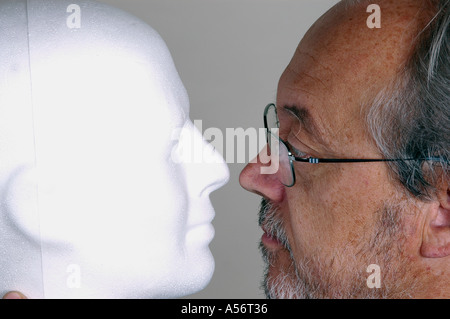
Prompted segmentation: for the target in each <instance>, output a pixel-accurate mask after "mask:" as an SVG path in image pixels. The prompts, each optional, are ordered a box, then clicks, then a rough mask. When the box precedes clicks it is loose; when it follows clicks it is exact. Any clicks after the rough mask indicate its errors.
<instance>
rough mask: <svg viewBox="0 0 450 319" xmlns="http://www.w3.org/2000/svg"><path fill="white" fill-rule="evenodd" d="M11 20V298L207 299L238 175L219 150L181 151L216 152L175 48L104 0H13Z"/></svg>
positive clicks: (7, 225) (2, 84) (6, 238)
mask: <svg viewBox="0 0 450 319" xmlns="http://www.w3.org/2000/svg"><path fill="white" fill-rule="evenodd" d="M77 10H78V11H77ZM77 14H78V15H77ZM0 15H1V17H2V19H0V33H1V35H0V61H3V62H2V63H0V102H1V103H0V152H1V153H2V157H4V160H2V164H0V200H1V206H0V243H1V245H0V246H1V247H0V255H1V256H2V258H1V260H0V269H2V272H1V273H0V294H1V293H5V292H7V291H12V290H17V291H21V292H22V293H24V294H25V295H27V297H30V298H172V297H181V296H185V295H188V294H191V293H195V292H197V291H199V290H201V289H203V288H204V287H205V286H206V285H207V284H208V283H209V281H210V279H211V277H212V274H213V271H214V259H213V256H212V254H211V252H210V250H209V248H208V245H209V243H210V242H211V240H212V239H213V237H214V229H213V227H212V225H211V222H212V220H213V218H214V210H213V208H212V206H211V202H210V200H209V194H210V193H211V192H212V191H214V190H216V189H218V188H219V187H221V186H223V185H224V184H225V183H226V182H227V181H228V178H229V173H228V168H227V167H226V165H225V163H224V161H223V159H222V158H221V157H220V155H218V154H216V153H214V152H207V154H206V153H205V154H206V156H207V157H209V158H205V154H202V156H203V159H204V161H205V162H204V163H203V164H198V163H191V162H190V161H186V160H183V159H182V158H181V157H182V155H177V154H181V152H178V151H177V150H179V149H187V148H188V149H192V146H193V145H192V144H196V143H200V144H202V145H203V146H204V147H203V148H200V149H202V150H203V149H205V148H207V149H209V148H210V146H207V145H206V142H205V141H204V140H203V139H202V136H201V134H200V133H199V132H198V131H197V130H196V129H195V127H194V125H193V124H192V122H191V120H190V119H189V100H188V96H187V93H186V90H185V88H184V86H183V84H182V82H181V80H180V78H179V75H178V73H177V71H176V69H175V66H174V63H173V61H172V58H171V56H170V53H169V51H168V49H167V47H166V45H165V43H164V41H163V40H162V39H161V38H160V36H159V35H158V34H157V33H156V32H155V31H154V30H153V29H152V28H151V27H149V26H148V25H146V24H145V23H143V22H142V21H140V20H138V19H137V18H135V17H133V16H131V15H129V14H127V13H125V12H123V11H120V10H118V9H115V8H112V7H109V6H107V5H105V4H101V3H97V2H94V1H84V0H83V1H64V0H63V1H61V0H57V1H52V0H50V1H49V0H29V1H24V0H21V1H17V0H7V1H2V2H0ZM77 19H78V20H77ZM183 136H190V137H192V138H183ZM197 145H198V144H197ZM197 149H198V148H197ZM194 151H195V148H194ZM200 151H201V150H200ZM177 156H180V158H178V159H177ZM196 158H198V157H196ZM200 158H202V157H200ZM211 163H214V164H211Z"/></svg>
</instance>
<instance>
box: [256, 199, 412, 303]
mask: <svg viewBox="0 0 450 319" xmlns="http://www.w3.org/2000/svg"><path fill="white" fill-rule="evenodd" d="M376 213H377V214H379V216H380V218H379V221H378V224H377V226H376V228H375V231H374V233H373V234H372V236H371V237H370V240H369V241H366V242H365V243H364V244H362V245H360V247H358V249H357V251H358V253H357V254H354V253H352V254H349V253H347V254H345V252H346V251H345V248H343V249H342V251H338V252H336V253H335V254H334V256H327V257H323V256H313V257H310V258H306V257H302V258H301V259H300V258H295V256H294V255H293V252H292V249H291V246H290V245H289V240H288V238H287V236H286V232H285V228H284V226H283V221H282V219H281V218H280V217H279V216H277V209H276V208H275V207H273V205H272V204H271V203H270V202H268V201H267V200H265V199H263V200H262V202H261V208H260V213H259V223H260V225H262V224H264V226H265V229H266V231H267V232H268V234H269V235H271V236H273V237H276V238H277V239H278V240H279V241H280V242H281V243H282V245H283V246H284V249H285V252H288V253H289V257H290V260H289V263H288V265H284V266H282V267H281V269H277V270H278V274H277V275H276V276H275V277H274V276H271V275H270V268H271V267H274V265H276V262H277V260H278V258H279V256H278V255H279V253H278V252H275V253H273V252H270V251H268V250H267V249H266V248H265V247H264V245H263V244H262V243H261V244H260V250H261V253H262V257H263V260H264V262H265V271H264V278H263V281H262V284H261V287H262V289H263V290H264V293H265V295H266V297H267V298H269V299H294V298H295V299H318V298H320V299H321V298H343V299H349V298H358V299H359V298H411V297H412V292H413V291H414V290H415V289H420V287H419V284H418V281H417V279H416V278H417V276H415V275H414V272H413V271H411V269H410V268H409V266H408V265H409V263H408V261H407V259H406V257H404V256H403V255H402V253H401V249H400V248H401V243H402V242H403V239H404V236H403V235H402V230H401V221H400V215H401V214H400V213H401V205H400V204H394V205H388V204H386V205H384V207H383V208H382V209H381V210H380V211H378V212H376ZM349 256H350V257H349ZM367 261H370V262H369V263H367ZM336 262H337V263H338V264H340V265H344V266H345V267H343V268H345V269H341V270H340V271H339V272H338V273H333V271H332V267H331V266H332V265H333V263H336ZM372 263H375V264H377V265H379V266H380V268H381V274H382V287H381V288H379V289H377V288H372V289H371V288H368V286H367V278H368V276H369V275H370V274H369V273H367V272H366V267H367V266H368V265H369V264H372ZM361 265H363V266H361ZM405 283H407V284H406V285H405ZM404 287H406V288H404Z"/></svg>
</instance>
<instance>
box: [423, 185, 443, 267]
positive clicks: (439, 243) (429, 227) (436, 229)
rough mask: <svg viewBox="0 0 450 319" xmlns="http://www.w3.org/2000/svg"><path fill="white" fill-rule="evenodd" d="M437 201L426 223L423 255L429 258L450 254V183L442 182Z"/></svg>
mask: <svg viewBox="0 0 450 319" xmlns="http://www.w3.org/2000/svg"><path fill="white" fill-rule="evenodd" d="M437 202H438V203H436V204H435V205H432V207H431V209H430V211H429V212H428V217H427V219H426V223H425V225H424V232H423V237H422V247H421V249H420V252H421V255H422V256H423V257H427V258H443V257H447V256H450V185H449V181H446V182H444V183H442V184H441V187H440V188H439V190H438V193H437Z"/></svg>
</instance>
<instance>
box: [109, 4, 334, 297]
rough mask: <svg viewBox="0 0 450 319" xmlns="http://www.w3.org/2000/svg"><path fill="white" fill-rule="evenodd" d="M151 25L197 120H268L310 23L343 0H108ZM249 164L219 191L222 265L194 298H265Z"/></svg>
mask: <svg viewBox="0 0 450 319" xmlns="http://www.w3.org/2000/svg"><path fill="white" fill-rule="evenodd" d="M102 1H103V2H105V3H108V4H111V5H114V6H116V7H118V8H121V9H124V10H126V11H128V12H130V13H132V14H134V15H136V16H138V17H139V18H141V19H142V20H144V21H146V22H147V23H148V24H150V25H151V26H152V27H153V28H154V29H156V30H157V31H158V32H159V33H160V34H161V36H162V37H163V39H164V40H165V41H166V43H167V45H168V47H169V49H170V51H171V53H172V56H173V58H174V60H175V64H176V66H177V69H178V72H179V74H180V76H181V79H182V81H183V83H184V85H185V87H186V89H187V91H188V94H189V97H190V102H191V119H192V120H202V121H203V131H204V130H205V129H207V128H210V127H217V128H220V129H221V130H222V131H223V132H225V129H226V128H239V127H242V128H244V129H247V128H249V127H254V128H259V127H262V126H263V124H262V118H263V117H262V113H263V109H264V106H265V105H266V104H268V103H270V102H275V97H276V88H277V82H278V79H279V77H280V75H281V73H282V72H283V70H284V69H285V68H286V66H287V64H288V63H289V61H290V59H291V57H292V55H293V53H294V51H295V49H296V47H297V45H298V43H299V41H300V39H301V38H302V36H303V35H304V33H305V32H306V31H307V30H308V28H309V27H310V26H311V25H312V24H313V23H314V21H315V20H317V18H319V17H320V16H321V15H322V14H323V13H325V12H326V11H327V10H328V9H329V8H331V7H332V6H333V5H334V4H335V3H337V2H338V0H102ZM244 166H245V164H237V163H234V164H233V163H231V164H229V167H230V172H231V179H230V183H229V184H228V185H227V186H225V187H224V188H222V189H220V190H218V191H216V192H215V193H213V194H212V196H211V199H212V202H213V205H214V207H215V208H216V218H215V220H214V222H213V224H214V227H215V229H216V237H215V239H214V240H213V242H212V243H211V246H210V247H211V250H212V252H213V254H214V257H215V260H216V270H215V274H214V277H213V279H212V280H211V283H210V284H209V285H208V287H207V288H206V289H204V290H203V291H201V292H199V293H197V294H195V295H192V296H188V298H264V295H263V292H262V290H261V289H260V282H261V278H262V273H263V262H262V260H261V257H260V254H259V251H258V243H259V240H260V238H261V235H262V231H261V230H260V229H259V227H258V225H257V212H258V207H259V202H260V197H258V196H257V195H254V194H251V193H248V192H246V191H244V190H243V189H242V188H241V187H240V186H239V181H238V178H239V173H240V171H241V170H242V169H243V168H244Z"/></svg>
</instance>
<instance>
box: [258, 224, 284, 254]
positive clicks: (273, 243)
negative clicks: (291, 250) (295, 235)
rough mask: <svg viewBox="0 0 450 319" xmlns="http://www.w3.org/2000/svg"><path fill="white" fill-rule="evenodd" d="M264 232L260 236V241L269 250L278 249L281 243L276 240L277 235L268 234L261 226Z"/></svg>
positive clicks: (281, 245) (281, 246)
mask: <svg viewBox="0 0 450 319" xmlns="http://www.w3.org/2000/svg"><path fill="white" fill-rule="evenodd" d="M263 231H264V234H263V235H262V237H261V242H262V243H263V245H264V246H265V247H266V248H267V249H269V250H278V249H281V248H283V244H282V243H281V242H280V241H279V240H278V238H277V237H275V236H272V235H271V234H269V233H268V232H267V231H266V230H265V229H264V227H263Z"/></svg>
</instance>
